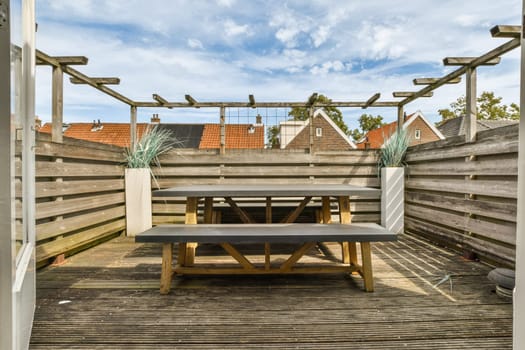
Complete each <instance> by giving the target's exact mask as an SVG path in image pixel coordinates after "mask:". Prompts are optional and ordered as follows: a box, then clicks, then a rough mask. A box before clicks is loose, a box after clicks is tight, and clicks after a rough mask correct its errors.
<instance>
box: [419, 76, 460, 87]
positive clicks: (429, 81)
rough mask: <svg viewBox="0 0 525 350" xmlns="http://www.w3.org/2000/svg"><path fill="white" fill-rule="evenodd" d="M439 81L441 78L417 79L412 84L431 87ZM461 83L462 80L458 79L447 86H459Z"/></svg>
mask: <svg viewBox="0 0 525 350" xmlns="http://www.w3.org/2000/svg"><path fill="white" fill-rule="evenodd" d="M438 80H439V78H416V79H414V80H412V82H413V83H414V85H430V84H435V83H436V82H437V81H438ZM460 82H461V78H460V77H458V78H455V79H451V80H449V81H447V82H446V84H459V83H460Z"/></svg>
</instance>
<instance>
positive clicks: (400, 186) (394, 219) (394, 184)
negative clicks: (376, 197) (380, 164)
mask: <svg viewBox="0 0 525 350" xmlns="http://www.w3.org/2000/svg"><path fill="white" fill-rule="evenodd" d="M381 192H382V193H381V225H382V226H383V227H385V228H386V229H388V230H390V231H392V232H395V233H401V232H403V230H404V227H405V222H404V216H405V169H404V168H382V169H381Z"/></svg>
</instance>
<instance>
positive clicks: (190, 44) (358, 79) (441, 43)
mask: <svg viewBox="0 0 525 350" xmlns="http://www.w3.org/2000/svg"><path fill="white" fill-rule="evenodd" d="M36 3H37V8H36V10H37V22H38V32H37V47H38V48H39V49H40V50H42V51H44V52H46V53H48V54H50V55H57V56H59V55H83V56H87V57H88V58H89V64H88V65H87V66H79V67H77V68H78V69H79V70H80V71H82V72H84V73H86V74H88V75H90V76H117V77H120V78H121V84H120V85H119V86H115V87H114V89H115V90H117V91H118V92H120V93H122V94H124V95H126V96H127V97H129V98H131V99H133V100H137V101H152V97H151V95H152V94H153V93H158V94H160V95H161V96H163V97H164V98H166V99H168V100H170V101H180V102H183V101H184V95H185V94H191V95H192V96H193V97H194V98H196V99H197V100H199V101H247V99H248V95H249V94H254V95H255V98H256V100H258V101H304V100H306V99H307V98H308V96H310V95H311V94H312V93H313V92H318V93H322V94H324V95H326V96H328V97H330V98H332V99H334V100H345V101H363V100H367V99H368V98H369V97H370V96H372V95H373V94H374V93H376V92H380V93H381V99H380V101H393V100H397V99H395V98H393V97H392V92H393V91H415V90H417V89H418V87H416V86H414V85H413V84H412V80H413V79H414V78H418V77H440V76H443V75H445V74H447V73H448V72H450V71H452V70H453V69H454V68H453V67H444V66H443V65H442V59H443V58H444V57H447V56H479V55H481V54H483V53H485V52H487V51H489V50H491V49H492V48H494V47H496V46H498V45H501V44H502V43H504V42H505V40H506V39H495V38H492V37H491V36H490V33H489V30H490V28H491V27H493V26H494V25H496V24H511V25H516V24H520V17H521V1H520V0H500V1H497V2H496V1H489V0H462V1H452V0H439V1H437V0H432V1H431V0H404V1H397V0H380V1H377V0H372V1H366V2H365V1H340V0H339V1H337V0H316V1H299V0H296V1H282V0H281V1H277V0H275V1H274V0H270V1H248V0H243V1H241V0H209V1H204V0H202V1H199V0H193V1H191V0H173V1H167V0H150V1H138V0H126V1H123V0H112V1H101V0H91V1H90V0H76V1H70V0H38V1H37V2H36ZM64 90H65V92H64V119H65V121H66V122H75V121H76V122H81V121H85V122H90V121H92V120H94V119H101V120H102V121H106V122H110V121H112V122H128V121H129V107H128V106H127V105H125V104H122V103H121V102H119V101H117V100H114V99H112V98H111V97H108V96H105V95H104V94H102V93H100V92H98V91H96V90H94V89H92V88H89V87H86V86H80V85H71V84H70V83H69V79H67V78H66V79H65V83H64ZM478 91H479V93H481V92H482V91H494V92H495V94H496V95H497V96H502V97H503V102H504V103H506V104H510V103H511V102H519V49H517V50H514V51H513V52H511V53H509V54H507V55H505V56H503V59H502V63H501V64H500V65H498V66H496V67H481V68H479V70H478ZM464 93H465V85H464V83H463V82H462V83H460V84H457V85H449V86H445V87H443V88H441V89H439V90H437V91H436V92H435V93H434V97H433V98H431V99H428V98H427V99H419V100H416V101H415V102H413V103H411V104H409V105H408V106H406V111H407V112H408V113H411V112H414V111H416V110H421V111H422V112H423V114H424V115H425V116H427V118H428V119H430V120H431V121H433V122H435V121H438V120H439V115H438V113H437V110H438V109H440V108H446V107H448V105H449V104H450V102H452V101H454V100H455V99H456V98H457V97H458V96H460V95H462V94H464ZM50 100H51V69H50V68H49V67H45V66H43V67H38V68H37V106H36V107H37V110H36V111H37V115H39V116H40V118H42V119H43V120H44V121H50V120H51V105H50ZM286 112H287V111H286V110H275V109H269V110H268V109H258V110H249V109H240V110H238V109H232V110H229V111H228V112H227V114H228V115H229V116H230V117H231V118H232V122H236V120H237V119H236V118H238V117H241V119H242V117H244V116H248V117H249V118H253V117H254V116H255V114H257V113H260V114H261V115H263V117H266V116H267V117H268V122H267V123H271V122H272V121H270V119H274V120H275V119H280V118H284V117H285V116H286ZM364 112H366V113H371V114H374V115H377V114H380V115H382V116H383V118H384V119H385V121H393V120H395V118H396V110H395V109H392V108H370V109H368V110H366V111H363V110H362V109H343V114H344V119H345V122H346V123H347V124H348V125H349V126H350V127H351V128H354V127H357V119H358V118H359V116H360V115H361V114H362V113H364ZM153 113H158V114H159V115H160V117H161V120H162V121H163V122H172V123H204V122H218V113H219V111H218V109H173V110H167V109H152V108H148V109H146V108H142V109H139V121H140V122H147V121H149V118H150V117H151V115H152V114H153Z"/></svg>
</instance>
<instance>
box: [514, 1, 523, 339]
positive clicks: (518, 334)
mask: <svg viewBox="0 0 525 350" xmlns="http://www.w3.org/2000/svg"><path fill="white" fill-rule="evenodd" d="M522 14H523V16H522V17H521V18H523V23H522V26H521V28H522V29H521V30H522V35H521V80H520V90H521V91H520V105H521V106H525V30H524V26H525V17H524V16H525V0H523V6H522ZM518 147H519V149H518V208H517V218H516V219H517V220H516V221H517V223H516V271H515V272H516V278H515V283H516V287H515V288H514V302H513V305H514V317H513V327H514V329H513V332H512V333H513V349H523V348H524V347H525V334H524V333H523V330H524V329H525V265H524V264H525V260H524V259H525V110H524V109H523V108H521V112H520V131H519V146H518Z"/></svg>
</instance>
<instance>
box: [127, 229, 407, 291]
mask: <svg viewBox="0 0 525 350" xmlns="http://www.w3.org/2000/svg"><path fill="white" fill-rule="evenodd" d="M396 239H397V235H396V234H395V233H393V232H390V231H388V230H386V229H385V228H383V227H381V226H379V225H377V224H373V223H355V224H298V223H290V224H202V225H181V224H168V225H159V226H156V227H153V228H151V229H149V230H146V231H144V232H142V233H139V234H138V235H137V236H135V241H136V242H140V243H162V244H163V246H162V271H161V281H160V292H161V294H167V293H168V292H169V290H170V288H171V279H172V276H173V274H181V275H182V274H288V273H342V272H344V273H359V274H360V275H361V276H362V277H363V280H364V287H365V290H366V291H368V292H372V291H373V290H374V286H373V277H372V254H371V247H370V243H371V242H382V241H394V240H396ZM317 242H341V243H342V244H343V250H344V252H345V254H347V255H348V257H349V260H348V261H347V263H346V264H344V266H343V265H337V266H307V267H304V266H296V265H295V264H296V263H297V262H298V261H299V259H300V258H301V257H302V256H303V255H304V254H306V253H307V252H308V251H309V250H310V249H312V248H314V247H315V245H316V243H317ZM174 243H178V256H177V264H176V266H173V265H172V260H173V244H174ZM198 243H217V244H219V245H221V246H222V247H223V248H224V250H226V251H227V252H228V253H229V254H230V255H231V257H233V258H234V259H235V260H236V261H237V262H238V263H239V265H240V266H239V267H236V268H226V267H217V266H211V267H210V266H197V265H195V264H194V257H195V248H196V246H197V244H198ZM252 243H264V245H265V249H264V255H265V263H264V266H258V265H257V264H254V263H252V262H251V261H249V260H248V258H246V257H245V256H244V255H243V254H241V253H240V252H239V251H238V250H237V249H236V248H235V247H234V246H233V245H232V244H252ZM272 243H296V244H300V247H299V248H297V250H296V251H295V252H293V253H292V254H291V256H290V257H289V258H288V259H287V260H286V261H285V262H283V263H279V265H278V266H275V264H273V263H272V261H271V258H270V244H272ZM356 243H359V244H360V246H361V264H358V257H357V248H356Z"/></svg>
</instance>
